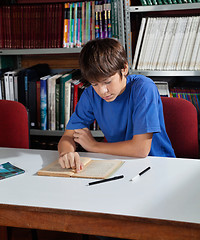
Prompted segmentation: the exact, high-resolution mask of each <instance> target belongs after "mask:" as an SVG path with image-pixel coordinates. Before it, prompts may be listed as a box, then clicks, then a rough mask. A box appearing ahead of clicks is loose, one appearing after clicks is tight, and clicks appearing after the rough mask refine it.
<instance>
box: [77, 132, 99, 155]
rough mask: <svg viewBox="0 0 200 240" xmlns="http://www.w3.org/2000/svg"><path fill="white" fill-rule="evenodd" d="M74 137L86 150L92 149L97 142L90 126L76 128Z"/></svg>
mask: <svg viewBox="0 0 200 240" xmlns="http://www.w3.org/2000/svg"><path fill="white" fill-rule="evenodd" d="M73 137H74V141H75V142H77V143H79V144H80V145H81V146H82V147H83V148H84V149H85V150H86V151H92V148H93V147H94V145H95V144H96V140H95V139H94V138H93V136H92V134H91V132H90V130H89V129H88V128H82V129H75V130H74V134H73Z"/></svg>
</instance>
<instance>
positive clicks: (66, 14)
mask: <svg viewBox="0 0 200 240" xmlns="http://www.w3.org/2000/svg"><path fill="white" fill-rule="evenodd" d="M68 21H69V3H65V9H64V33H63V47H69V42H68V35H69V25H68Z"/></svg>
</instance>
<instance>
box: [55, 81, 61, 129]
mask: <svg viewBox="0 0 200 240" xmlns="http://www.w3.org/2000/svg"><path fill="white" fill-rule="evenodd" d="M55 93H56V130H59V129H60V114H59V112H60V100H59V99H60V79H57V80H56V90H55Z"/></svg>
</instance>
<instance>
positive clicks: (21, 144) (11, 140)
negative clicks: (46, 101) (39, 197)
mask: <svg viewBox="0 0 200 240" xmlns="http://www.w3.org/2000/svg"><path fill="white" fill-rule="evenodd" d="M0 147H8V148H26V149H28V148H29V121H28V113H27V110H26V108H25V107H24V105H23V104H21V103H19V102H16V101H9V100H0ZM31 234H32V239H37V232H36V230H35V229H31ZM1 236H2V238H4V239H6V238H7V239H8V240H10V239H12V227H7V228H6V227H1V226H0V237H1Z"/></svg>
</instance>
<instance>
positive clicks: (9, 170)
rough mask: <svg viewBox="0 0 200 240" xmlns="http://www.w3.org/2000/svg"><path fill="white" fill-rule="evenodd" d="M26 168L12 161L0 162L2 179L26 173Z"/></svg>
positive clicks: (0, 177) (0, 176)
mask: <svg viewBox="0 0 200 240" xmlns="http://www.w3.org/2000/svg"><path fill="white" fill-rule="evenodd" d="M24 172H25V170H23V169H21V168H19V167H17V166H15V165H13V164H11V163H10V162H6V163H2V164H0V180H2V179H5V178H9V177H13V176H15V175H19V174H22V173H24Z"/></svg>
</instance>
